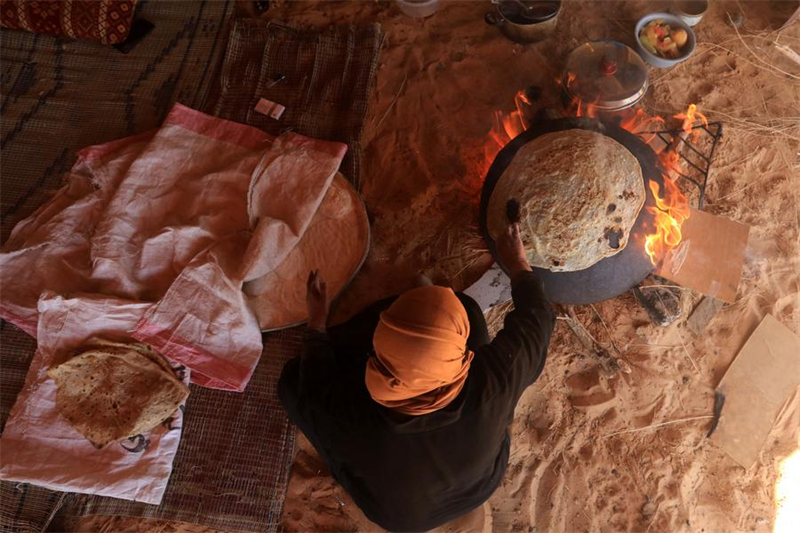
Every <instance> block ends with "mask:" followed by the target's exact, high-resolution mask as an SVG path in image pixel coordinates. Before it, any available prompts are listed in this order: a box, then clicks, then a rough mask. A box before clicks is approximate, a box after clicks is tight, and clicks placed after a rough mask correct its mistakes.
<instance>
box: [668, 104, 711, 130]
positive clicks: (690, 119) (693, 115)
mask: <svg viewBox="0 0 800 533" xmlns="http://www.w3.org/2000/svg"><path fill="white" fill-rule="evenodd" d="M675 118H677V119H678V120H682V121H683V123H682V124H681V129H682V130H683V131H684V133H692V128H693V127H694V123H695V121H697V120H699V121H700V123H701V124H702V125H703V126H706V127H708V119H707V118H706V116H705V115H704V114H702V113H700V112H699V111H697V106H696V105H694V104H689V108H688V109H687V110H686V113H678V114H677V115H675Z"/></svg>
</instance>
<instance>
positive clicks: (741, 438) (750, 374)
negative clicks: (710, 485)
mask: <svg viewBox="0 0 800 533" xmlns="http://www.w3.org/2000/svg"><path fill="white" fill-rule="evenodd" d="M799 385H800V337H798V336H797V335H795V334H794V333H793V332H792V331H791V330H790V329H789V328H787V327H786V326H784V325H783V324H781V323H780V322H778V321H777V320H776V319H775V318H774V317H773V316H772V315H767V316H765V317H764V319H763V320H762V321H761V324H759V325H758V327H757V328H756V330H755V331H754V332H753V334H752V335H751V336H750V338H749V339H748V340H747V342H746V343H745V345H744V346H743V347H742V349H741V351H740V352H739V355H737V356H736V359H735V360H734V361H733V363H732V364H731V366H730V368H728V371H727V372H726V373H725V376H723V378H722V381H721V382H720V384H719V386H718V387H717V390H718V391H720V392H722V393H723V394H724V395H725V406H724V407H723V409H722V416H721V418H720V421H719V426H718V427H717V430H716V431H715V432H714V434H713V435H712V436H711V440H712V441H714V442H715V443H716V444H717V445H718V446H719V447H720V448H722V449H723V450H725V452H727V454H728V455H730V456H731V458H733V460H735V461H736V462H737V463H739V464H740V465H742V466H743V467H745V468H750V467H751V466H753V464H755V462H756V460H758V454H759V452H760V451H761V448H762V446H763V445H764V441H765V440H766V439H767V435H768V434H769V432H770V430H771V429H772V425H773V424H774V423H775V419H776V418H777V416H778V414H779V413H780V410H781V408H782V407H783V405H784V403H785V402H786V400H787V399H788V398H789V397H790V396H791V395H792V393H793V392H794V391H795V389H796V388H797V387H798V386H799Z"/></svg>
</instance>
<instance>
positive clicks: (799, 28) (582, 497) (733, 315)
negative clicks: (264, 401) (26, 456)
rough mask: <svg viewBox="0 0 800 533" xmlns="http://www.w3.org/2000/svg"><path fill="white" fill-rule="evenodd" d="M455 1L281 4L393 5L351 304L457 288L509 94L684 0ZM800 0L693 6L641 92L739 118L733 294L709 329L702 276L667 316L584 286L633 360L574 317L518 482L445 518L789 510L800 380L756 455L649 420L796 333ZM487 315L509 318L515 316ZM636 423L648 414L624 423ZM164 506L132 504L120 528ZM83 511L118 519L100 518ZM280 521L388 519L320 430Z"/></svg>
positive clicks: (464, 521) (677, 526)
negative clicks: (551, 14)
mask: <svg viewBox="0 0 800 533" xmlns="http://www.w3.org/2000/svg"><path fill="white" fill-rule="evenodd" d="M443 3H444V5H443V7H442V8H441V10H440V11H439V12H438V13H437V14H436V15H434V16H433V17H431V18H428V19H425V20H416V19H411V18H409V17H406V16H404V15H402V14H401V13H400V12H399V11H398V9H397V7H396V6H395V5H393V3H392V2H386V1H381V2H375V1H362V2H286V1H277V2H273V6H272V8H271V9H270V11H269V12H268V13H266V14H265V15H264V16H265V17H267V18H278V19H281V20H286V21H289V22H291V23H293V24H298V25H306V26H315V27H325V26H326V25H329V24H335V23H346V22H352V23H370V22H375V21H377V22H380V23H381V24H382V26H383V28H384V30H385V32H386V41H385V43H384V46H383V50H382V52H381V63H380V67H379V70H378V76H377V83H376V86H375V88H374V99H373V102H372V105H371V109H370V113H369V115H368V117H367V123H366V130H365V138H364V146H365V167H364V168H365V175H364V176H363V177H362V180H363V181H364V190H363V194H364V198H365V200H366V203H367V205H368V209H369V211H370V216H371V220H372V231H373V234H372V235H373V245H372V250H371V252H370V256H369V258H368V260H367V263H366V264H365V267H364V269H363V270H362V272H361V273H360V274H359V275H358V277H357V278H356V280H355V282H354V283H353V285H352V286H351V287H350V289H349V290H348V291H347V293H346V294H345V295H344V296H343V298H342V299H341V301H340V302H339V304H338V308H337V318H338V319H339V320H341V319H344V318H346V317H347V316H349V315H350V314H352V313H353V312H354V311H356V310H358V309H359V308H361V307H363V306H364V305H365V304H367V303H369V302H370V301H373V300H375V299H378V298H381V297H383V296H387V295H389V294H392V293H396V292H399V291H401V290H403V289H405V288H407V287H409V286H410V285H411V283H412V280H413V278H414V276H415V275H416V274H417V273H418V272H419V271H428V272H429V273H431V274H432V275H433V276H434V277H436V278H439V279H440V280H441V281H449V282H450V283H451V284H452V285H453V286H454V287H456V288H464V287H466V286H468V285H469V284H470V283H472V282H473V281H474V280H475V279H477V277H479V276H480V274H481V273H482V271H483V270H484V269H485V268H486V267H487V265H488V264H489V263H490V262H491V258H489V257H487V256H486V255H485V254H482V253H481V244H480V239H479V237H478V234H477V227H476V226H477V205H478V199H479V196H480V186H481V182H482V179H483V175H484V173H485V171H486V169H487V168H488V165H489V163H490V162H491V156H492V155H493V153H494V152H495V151H496V149H497V147H496V146H492V144H491V142H490V141H489V131H490V129H491V127H492V117H493V113H494V111H496V110H501V111H504V112H509V111H511V110H513V109H514V104H513V97H514V94H515V92H516V91H517V90H519V89H522V88H524V87H527V86H530V85H537V86H539V87H541V88H542V91H543V93H542V102H544V103H548V102H550V103H555V102H556V101H557V99H558V93H557V87H556V85H555V83H554V82H555V79H556V78H557V77H558V76H559V74H560V71H561V69H562V67H563V64H564V61H565V59H566V56H567V55H568V53H569V52H570V51H571V50H572V49H573V48H575V47H576V46H577V45H579V44H581V43H583V42H586V41H587V40H595V39H614V40H619V41H621V42H624V43H627V44H632V38H633V37H632V36H633V27H634V25H635V22H636V20H638V18H639V17H641V16H643V15H645V14H647V13H649V12H652V11H657V10H664V9H666V7H667V6H668V2H661V1H652V2H645V1H641V0H639V1H630V2H626V1H596V2H588V1H581V2H579V1H569V2H565V4H564V7H563V9H562V12H561V14H560V16H559V20H558V25H557V28H556V30H555V33H554V35H553V36H552V37H551V38H550V39H548V40H547V41H545V42H541V43H537V44H532V45H520V44H514V43H511V42H509V41H507V40H506V39H505V38H504V37H503V36H502V35H501V34H500V33H499V32H498V31H497V29H496V28H493V27H490V26H487V25H486V24H485V23H484V22H483V15H484V13H485V12H487V11H489V10H490V9H491V8H492V6H491V4H490V3H489V2H486V1H481V2H443ZM791 7H792V6H790V5H788V4H786V3H783V2H782V3H779V4H775V3H772V2H767V1H759V2H736V1H731V2H725V1H723V0H716V1H712V2H711V8H710V11H709V13H708V14H707V15H706V17H705V19H704V20H703V21H702V22H701V24H700V25H699V26H698V27H697V28H696V29H697V37H698V43H699V44H698V48H697V51H696V53H695V54H694V56H693V57H692V58H691V59H690V60H689V61H687V62H685V63H683V64H682V65H680V66H678V67H675V68H673V69H670V70H661V69H651V70H650V79H651V82H652V88H651V89H650V91H649V92H648V95H647V97H646V99H645V101H644V105H645V108H646V109H647V110H648V112H650V113H653V114H658V113H660V114H664V115H671V114H674V113H676V112H679V111H681V110H683V109H685V108H686V106H687V105H688V104H689V103H695V104H697V105H698V107H699V108H700V110H701V111H703V112H705V113H706V114H707V115H708V116H709V118H710V119H715V120H722V121H724V122H725V138H724V141H723V143H722V144H721V145H720V147H719V150H718V154H717V156H716V159H715V163H714V167H713V170H712V174H711V178H710V184H709V188H708V193H707V194H708V198H707V203H706V207H705V209H706V210H707V211H709V212H710V213H713V214H717V215H724V216H727V217H730V218H732V219H735V220H739V221H741V222H744V223H746V224H748V225H750V226H751V232H750V241H749V244H748V248H747V253H746V260H745V265H744V271H743V274H742V280H741V283H740V286H739V292H738V296H737V301H736V303H734V304H732V305H727V306H726V307H724V308H723V309H722V310H721V311H720V312H719V313H718V315H717V316H716V318H715V320H714V321H713V322H712V323H711V324H710V326H709V327H708V328H707V330H706V331H705V332H704V333H703V334H702V335H701V336H699V337H694V336H693V335H692V334H691V333H690V332H689V331H688V330H687V329H686V327H685V318H686V314H687V313H688V311H689V310H690V309H691V307H692V306H693V305H694V304H696V303H697V301H698V300H699V295H697V294H695V293H692V291H688V290H687V291H682V292H683V295H682V301H681V304H682V306H683V308H684V310H685V313H684V316H683V318H682V319H680V320H678V321H677V322H675V323H673V324H672V325H671V326H669V327H666V328H662V327H659V326H655V325H653V324H652V323H651V322H650V320H649V319H648V317H647V314H646V313H645V311H644V310H643V309H642V308H641V307H640V306H639V305H638V304H637V302H636V301H635V300H634V298H633V296H632V295H631V294H630V293H628V294H624V295H622V296H619V297H617V298H615V299H613V300H609V301H606V302H602V303H599V304H595V305H594V308H592V307H590V306H581V307H577V308H575V312H576V314H577V316H578V317H579V319H580V320H581V321H582V322H583V323H584V324H585V325H586V327H587V328H588V329H589V331H590V332H591V333H592V335H593V336H594V337H595V338H596V339H597V340H598V341H599V342H600V343H601V344H602V345H604V346H605V347H606V348H608V349H609V350H611V351H612V352H613V351H614V350H615V348H614V346H615V347H616V350H618V357H619V358H620V359H621V360H623V361H624V362H625V363H627V366H629V367H630V369H631V372H630V373H611V374H609V373H608V372H606V371H605V370H604V368H603V366H602V365H601V364H600V361H599V360H598V358H597V357H596V356H595V355H593V354H591V353H589V352H588V351H587V350H586V349H585V348H584V347H583V346H582V345H581V344H580V343H579V342H578V341H577V339H576V338H575V337H574V335H573V334H572V333H571V331H570V330H569V328H568V327H567V326H566V324H565V321H563V320H559V321H558V324H557V327H556V331H555V334H554V336H553V340H552V343H551V347H550V351H549V360H548V363H547V365H546V368H545V371H544V373H543V375H542V376H541V378H540V379H539V380H538V381H537V382H536V383H535V384H534V385H533V386H532V387H530V388H529V389H528V390H527V391H526V393H525V394H524V395H523V397H522V399H521V401H520V403H519V405H518V407H517V410H516V415H515V421H514V424H513V426H512V429H511V431H512V450H511V461H510V465H509V468H508V472H507V474H506V478H505V480H504V482H503V485H502V486H501V488H500V489H499V490H498V491H497V493H495V495H494V496H493V497H492V498H491V499H490V500H489V501H488V502H487V503H486V504H485V505H484V506H483V507H482V508H479V509H477V510H475V511H474V512H472V513H470V514H468V515H466V516H465V517H463V518H461V519H459V520H456V521H455V522H453V523H451V524H447V525H445V526H443V527H441V528H439V530H440V531H490V530H491V531H542V532H543V531H692V532H715V531H757V532H762V531H763V532H767V531H771V530H772V524H773V521H774V509H775V501H774V499H775V498H774V485H775V480H776V477H777V473H776V472H777V470H776V469H777V465H778V463H779V461H780V460H781V459H782V458H784V457H785V456H787V455H788V454H789V453H791V452H792V451H793V450H795V449H797V448H798V446H799V445H800V442H799V441H798V433H799V432H800V422H799V421H800V394H795V395H794V397H793V398H792V400H791V401H790V402H789V403H788V404H787V406H786V408H785V409H784V411H783V413H782V414H781V416H780V417H779V419H778V421H777V422H776V424H775V427H774V429H773V431H772V433H771V434H770V436H769V439H768V441H767V443H766V445H765V446H764V448H763V450H762V452H761V455H760V457H759V460H758V462H757V464H756V465H755V466H754V467H753V468H751V469H749V470H745V469H743V468H741V467H739V466H737V465H736V464H735V463H734V462H733V460H731V459H730V458H729V457H728V456H726V455H725V453H724V452H722V451H721V450H720V449H718V448H717V447H715V446H714V445H713V444H712V443H710V442H708V441H707V440H706V438H705V433H706V431H707V429H708V420H698V421H692V422H686V423H681V424H674V425H669V426H664V427H660V428H652V429H646V428H647V426H650V425H652V424H657V423H661V422H665V421H670V420H676V419H680V418H687V417H692V416H698V415H707V414H709V413H711V410H712V406H713V398H714V394H713V391H714V387H715V386H716V384H717V383H718V382H719V380H720V379H721V377H722V375H723V374H724V372H725V370H726V369H727V367H728V366H729V365H730V363H731V361H732V360H733V359H734V357H735V356H736V354H737V352H738V350H739V349H740V347H741V346H742V345H743V343H744V341H745V340H746V339H747V337H748V336H749V335H750V334H751V332H752V331H753V330H754V328H755V327H756V325H757V324H758V323H759V321H760V320H761V318H763V317H764V316H765V315H766V314H772V315H774V316H775V317H776V318H777V319H778V320H780V321H781V322H783V323H784V324H786V325H787V326H788V327H789V328H790V329H792V330H793V331H795V332H798V333H800V301H799V300H800V274H798V273H799V272H800V246H799V245H798V240H799V237H800V234H799V231H798V229H799V228H800V210H799V208H800V199H799V198H798V195H800V193H799V192H798V191H800V172H799V170H798V165H799V164H798V145H800V143H799V142H798V141H799V140H800V126H798V115H800V112H799V111H800V65H798V64H796V63H794V62H793V61H792V60H791V59H789V58H788V57H787V56H786V55H785V54H783V53H781V52H780V50H779V49H778V48H777V47H776V45H775V43H776V42H777V43H779V44H783V45H786V46H788V47H790V48H791V49H794V50H795V51H800V25H798V24H797V23H795V24H794V25H792V26H790V27H789V28H787V29H785V30H783V31H781V32H776V31H775V28H777V26H779V25H780V22H781V19H784V20H785V18H786V16H787V12H788V11H789V10H791ZM738 9H742V10H744V13H745V16H746V17H747V21H746V24H745V25H744V26H743V27H742V28H741V37H740V36H738V35H737V34H736V32H735V31H734V30H733V29H732V28H731V27H730V26H728V25H726V24H725V22H724V14H725V12H726V11H728V10H730V11H735V10H738ZM495 314H496V313H495ZM601 317H602V319H601ZM491 318H492V319H493V323H494V325H495V326H496V325H497V323H498V316H494V317H491ZM612 343H613V346H612ZM626 429H640V431H636V432H630V433H625V434H622V435H617V436H608V435H609V434H611V433H614V432H617V431H620V430H626ZM154 524H155V522H152V521H145V522H142V521H135V522H132V521H130V520H119V519H116V520H114V521H112V522H108V521H106V522H105V524H104V525H103V530H105V531H113V530H130V531H137V530H147V529H152V527H155V526H154ZM75 527H76V529H81V530H83V531H90V530H97V529H100V527H99V526H98V522H85V523H83V525H78V526H75ZM158 527H159V528H166V529H163V530H164V531H177V530H183V531H207V530H206V529H203V528H193V527H189V528H187V527H184V526H177V525H165V524H159V525H158ZM142 528H144V529H142ZM283 528H284V529H285V530H286V531H375V530H379V528H378V527H377V526H376V525H375V524H372V523H370V522H369V521H368V520H367V519H366V518H365V517H364V516H363V514H362V513H361V512H360V511H359V510H358V508H357V507H356V506H355V505H354V504H353V502H352V500H351V499H350V498H349V497H348V496H347V494H346V493H345V492H344V491H343V490H342V488H341V487H339V486H338V485H337V484H336V483H335V482H334V481H333V480H332V479H331V478H330V476H329V475H328V473H327V471H326V469H325V467H324V465H323V464H322V462H321V461H320V459H319V457H318V456H317V455H316V453H315V452H314V451H313V449H312V448H311V447H310V445H309V444H308V442H307V441H306V440H305V439H304V438H302V436H301V437H300V445H299V451H298V455H297V458H296V461H295V465H294V468H293V470H292V475H291V480H290V483H289V489H288V494H287V497H286V506H285V511H284V519H283Z"/></svg>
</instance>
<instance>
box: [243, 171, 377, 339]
mask: <svg viewBox="0 0 800 533" xmlns="http://www.w3.org/2000/svg"><path fill="white" fill-rule="evenodd" d="M368 250H369V219H368V218H367V211H366V209H365V207H364V203H363V202H362V201H361V198H360V197H359V195H358V193H357V192H356V191H355V189H353V187H352V186H351V185H350V183H348V181H347V180H346V179H345V178H344V176H342V175H341V174H340V173H337V174H336V176H335V177H334V179H333V182H332V183H331V186H330V188H329V189H328V192H327V194H326V195H325V198H324V199H323V200H322V204H320V207H319V209H318V210H317V212H316V213H315V214H314V218H313V219H312V220H311V223H310V224H309V226H308V228H307V229H306V232H305V234H304V235H303V238H302V239H300V242H299V243H298V244H297V246H295V248H294V250H292V251H291V252H290V253H289V255H288V256H287V257H286V259H285V260H284V261H283V263H281V265H280V266H279V267H278V268H277V269H275V270H274V271H273V272H270V273H269V274H267V275H266V276H263V277H261V278H259V279H258V280H256V283H252V282H251V283H248V284H246V290H245V293H246V294H247V300H248V304H249V305H250V308H251V309H252V310H253V312H254V313H255V315H256V319H257V320H258V324H259V326H260V327H261V329H262V330H263V331H269V330H275V329H282V328H287V327H291V326H296V325H299V324H302V323H303V322H305V321H306V320H308V311H307V309H306V281H307V280H308V273H309V271H311V270H313V269H316V270H319V272H320V274H321V275H322V277H323V278H324V279H325V282H326V284H327V286H328V297H329V298H331V299H333V298H334V297H336V296H337V295H338V294H339V293H341V291H342V290H344V288H345V287H346V286H347V284H348V283H350V281H351V280H352V279H353V277H354V276H355V275H356V273H357V272H358V269H359V268H361V265H362V264H363V263H364V259H365V258H366V256H367V251H368ZM256 287H257V289H255V290H256V291H257V292H254V288H256Z"/></svg>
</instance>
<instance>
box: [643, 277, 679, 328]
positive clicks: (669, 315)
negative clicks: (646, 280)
mask: <svg viewBox="0 0 800 533" xmlns="http://www.w3.org/2000/svg"><path fill="white" fill-rule="evenodd" d="M633 295H634V296H635V297H636V301H637V302H639V304H640V305H641V306H642V307H644V309H645V311H647V315H648V316H649V317H650V320H652V321H653V323H654V324H656V325H659V326H661V327H665V326H669V325H670V324H672V323H673V322H675V321H676V320H677V319H678V318H680V316H681V300H680V292H678V291H677V290H675V289H671V288H669V287H660V286H647V285H639V286H638V287H634V288H633Z"/></svg>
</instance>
